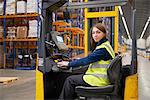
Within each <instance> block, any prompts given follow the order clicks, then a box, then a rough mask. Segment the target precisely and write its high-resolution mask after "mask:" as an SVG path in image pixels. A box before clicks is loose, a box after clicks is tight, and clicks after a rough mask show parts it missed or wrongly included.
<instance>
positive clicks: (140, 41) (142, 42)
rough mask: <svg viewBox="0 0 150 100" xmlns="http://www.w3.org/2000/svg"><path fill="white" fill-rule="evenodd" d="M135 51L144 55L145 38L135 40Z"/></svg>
mask: <svg viewBox="0 0 150 100" xmlns="http://www.w3.org/2000/svg"><path fill="white" fill-rule="evenodd" d="M137 48H138V49H137V53H138V54H139V55H142V56H146V52H145V50H146V40H145V39H138V40H137Z"/></svg>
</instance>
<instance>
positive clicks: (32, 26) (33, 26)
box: [28, 20, 38, 37]
mask: <svg viewBox="0 0 150 100" xmlns="http://www.w3.org/2000/svg"><path fill="white" fill-rule="evenodd" d="M37 25H38V21H37V20H32V21H29V33H28V37H37Z"/></svg>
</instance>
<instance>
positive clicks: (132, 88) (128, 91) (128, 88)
mask: <svg viewBox="0 0 150 100" xmlns="http://www.w3.org/2000/svg"><path fill="white" fill-rule="evenodd" d="M124 100H138V77H137V74H134V75H131V76H128V77H127V78H126V82H125V94H124Z"/></svg>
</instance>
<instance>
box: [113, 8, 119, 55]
mask: <svg viewBox="0 0 150 100" xmlns="http://www.w3.org/2000/svg"><path fill="white" fill-rule="evenodd" d="M115 13H116V14H115V29H114V51H115V53H118V20H119V17H118V6H116V7H115Z"/></svg>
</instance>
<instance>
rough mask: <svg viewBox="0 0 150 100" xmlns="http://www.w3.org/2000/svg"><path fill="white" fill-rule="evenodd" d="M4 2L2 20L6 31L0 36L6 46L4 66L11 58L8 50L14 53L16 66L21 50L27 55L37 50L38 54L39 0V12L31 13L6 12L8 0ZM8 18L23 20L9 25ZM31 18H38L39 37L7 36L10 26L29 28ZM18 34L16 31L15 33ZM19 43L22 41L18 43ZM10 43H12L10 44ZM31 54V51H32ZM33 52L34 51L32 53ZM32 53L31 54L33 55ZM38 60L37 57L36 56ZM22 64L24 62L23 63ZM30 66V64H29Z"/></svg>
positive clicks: (13, 65)
mask: <svg viewBox="0 0 150 100" xmlns="http://www.w3.org/2000/svg"><path fill="white" fill-rule="evenodd" d="M17 1H19V0H15V3H16V2H17ZM24 1H25V2H27V0H24ZM3 2H4V7H3V10H4V13H3V15H0V21H1V22H3V23H2V25H3V27H4V32H3V37H2V38H0V42H1V44H3V47H4V66H3V68H5V67H6V66H7V65H8V64H7V61H8V60H9V57H8V54H7V53H8V51H9V52H11V55H13V57H12V58H13V61H12V63H13V64H12V67H14V68H15V67H16V62H18V61H17V60H18V58H17V56H18V55H19V53H18V52H19V51H21V52H22V50H23V52H24V51H25V52H26V54H25V55H27V54H28V53H29V51H31V52H32V50H33V51H35V53H34V54H36V56H37V48H38V45H37V44H38V36H39V35H38V34H39V32H38V31H39V7H40V6H39V0H37V1H36V2H37V7H38V8H37V10H38V11H37V12H31V13H14V14H6V2H7V0H3ZM7 20H12V21H13V22H14V21H16V20H17V21H21V24H16V25H15V23H13V25H7ZM23 20H25V21H26V22H27V23H25V24H24V23H22V21H23ZM30 20H37V37H27V36H26V37H21V38H18V37H6V35H7V27H8V26H10V27H11V26H16V27H17V26H26V27H28V28H27V29H29V23H28V21H30ZM27 32H28V30H27ZM15 34H16V33H15ZM18 43H20V44H19V45H18ZM9 44H10V45H9ZM30 54H31V53H30ZM32 54H33V53H32ZM32 54H31V55H32ZM35 59H36V60H37V57H36V58H35ZM35 62H36V61H35ZM21 65H22V64H21ZM27 66H30V65H27Z"/></svg>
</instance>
